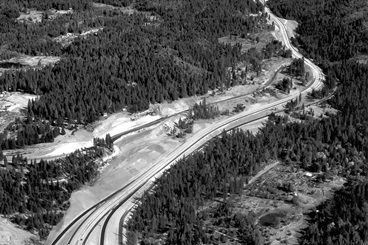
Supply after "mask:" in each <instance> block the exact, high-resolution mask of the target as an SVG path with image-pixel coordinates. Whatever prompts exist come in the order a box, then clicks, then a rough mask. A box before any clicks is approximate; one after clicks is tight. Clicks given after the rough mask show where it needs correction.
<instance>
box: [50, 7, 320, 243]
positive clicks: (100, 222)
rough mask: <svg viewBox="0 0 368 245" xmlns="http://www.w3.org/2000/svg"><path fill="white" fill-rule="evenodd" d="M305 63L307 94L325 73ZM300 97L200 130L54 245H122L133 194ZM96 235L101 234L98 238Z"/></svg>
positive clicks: (71, 227) (96, 207)
mask: <svg viewBox="0 0 368 245" xmlns="http://www.w3.org/2000/svg"><path fill="white" fill-rule="evenodd" d="M266 11H267V12H268V13H269V14H270V17H271V20H272V21H274V23H275V25H277V26H278V28H279V29H280V31H281V33H282V36H283V39H284V43H285V46H286V48H289V49H290V50H291V51H292V54H293V57H295V58H301V57H302V55H301V54H300V53H299V52H298V51H297V50H296V49H295V48H294V47H293V46H292V45H291V43H290V41H289V39H288V37H287V32H286V29H285V26H284V25H283V24H282V23H281V21H280V20H279V19H278V18H277V17H275V16H274V15H273V14H272V13H271V11H270V10H269V9H268V8H266ZM304 62H305V64H306V65H308V66H309V67H310V68H311V70H312V73H313V77H314V80H313V82H312V83H310V84H309V85H308V86H307V87H306V88H305V89H304V91H303V92H302V93H303V94H306V93H308V92H311V91H312V90H313V89H319V88H321V87H322V86H323V82H322V81H323V80H324V75H323V73H322V70H321V69H320V68H319V67H317V66H316V65H314V64H313V63H312V62H311V61H310V60H308V59H305V60H304ZM298 96H299V93H294V94H291V95H290V96H287V97H285V98H283V99H280V100H278V101H275V102H272V103H269V104H267V105H265V106H262V107H258V108H251V109H250V110H247V111H244V112H241V113H239V114H236V115H234V116H232V117H229V118H225V119H222V120H219V121H217V122H216V123H214V124H212V125H210V126H209V127H207V128H205V129H203V130H202V131H200V132H198V133H196V134H195V135H193V136H192V137H191V138H188V139H187V140H186V142H185V143H183V144H182V145H180V146H178V147H177V148H175V149H173V150H172V151H171V152H170V153H168V154H166V155H164V156H163V157H162V158H161V159H160V160H159V161H157V162H156V163H155V164H154V165H153V166H152V167H151V168H150V169H149V170H148V171H146V172H144V173H142V174H141V175H139V176H137V177H136V178H135V180H133V181H132V182H131V183H129V184H128V185H126V186H124V187H123V188H121V189H120V190H118V191H117V192H115V193H114V194H112V195H111V196H109V197H107V198H106V199H104V200H103V201H101V202H99V203H98V204H96V205H94V206H93V207H91V208H90V209H88V210H86V211H85V212H84V213H82V214H81V215H79V216H78V217H76V218H75V219H74V220H73V222H72V223H71V224H70V225H69V226H68V227H67V228H66V229H64V231H63V232H62V233H60V234H59V235H58V236H57V237H56V239H55V240H54V241H53V242H52V243H51V244H53V245H54V244H55V245H56V244H60V245H65V244H73V245H82V244H106V245H114V244H119V243H120V242H119V237H120V238H121V237H122V236H121V230H120V225H119V223H120V217H122V216H123V215H124V217H126V216H127V215H128V212H129V210H130V209H131V208H132V207H133V206H134V199H133V197H135V196H139V194H140V193H142V192H143V191H144V190H146V189H148V188H151V187H152V181H153V180H154V179H156V178H158V177H159V176H160V175H161V174H162V173H163V171H165V170H166V169H168V168H170V166H171V165H172V164H175V162H176V161H177V160H178V159H180V158H181V157H183V156H185V155H188V154H190V153H192V152H194V151H195V150H197V149H199V148H200V147H202V146H203V145H204V144H205V143H206V142H208V141H209V140H210V139H211V138H213V137H215V136H217V135H219V134H221V133H222V132H223V130H231V129H233V128H236V127H239V126H240V125H244V124H247V123H249V122H252V121H255V120H258V119H260V118H263V117H266V116H268V115H269V114H270V113H271V112H273V111H274V109H276V110H282V108H283V106H284V105H285V104H286V103H287V102H289V101H290V100H292V99H295V98H297V97H298ZM119 234H120V235H119ZM96 237H98V239H97V240H96Z"/></svg>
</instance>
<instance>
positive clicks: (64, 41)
mask: <svg viewBox="0 0 368 245" xmlns="http://www.w3.org/2000/svg"><path fill="white" fill-rule="evenodd" d="M102 29H103V28H102V27H100V28H93V29H90V30H88V31H84V32H82V33H81V34H76V33H67V34H65V35H62V36H59V37H55V38H54V41H55V42H58V43H61V45H62V46H63V47H66V46H68V45H69V44H71V43H72V42H73V40H74V39H76V38H78V37H86V36H87V35H92V34H94V35H97V33H98V32H99V31H101V30H102Z"/></svg>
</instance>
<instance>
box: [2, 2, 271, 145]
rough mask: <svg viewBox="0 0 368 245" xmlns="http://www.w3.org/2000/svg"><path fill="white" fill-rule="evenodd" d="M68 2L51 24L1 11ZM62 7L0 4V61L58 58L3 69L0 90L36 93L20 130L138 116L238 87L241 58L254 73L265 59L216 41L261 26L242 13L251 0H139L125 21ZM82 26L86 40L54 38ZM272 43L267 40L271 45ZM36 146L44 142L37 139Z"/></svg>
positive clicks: (118, 15)
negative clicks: (19, 56) (156, 106)
mask: <svg viewBox="0 0 368 245" xmlns="http://www.w3.org/2000/svg"><path fill="white" fill-rule="evenodd" d="M69 2H70V4H72V5H73V6H71V7H72V8H73V9H74V10H76V11H74V12H73V13H68V14H66V15H62V16H59V17H57V18H52V19H51V18H49V17H48V16H47V15H48V14H47V13H46V14H43V16H42V21H41V22H40V23H30V22H20V21H17V20H16V19H15V17H16V16H13V15H12V14H9V11H10V8H13V9H15V10H14V11H20V10H23V8H28V7H34V8H38V9H44V8H48V7H54V8H57V9H66V8H67V7H70V6H69V5H68V6H67V7H66V6H64V5H63V4H64V3H69ZM69 2H68V1H65V0H58V1H47V4H46V3H45V4H46V5H47V6H46V5H44V4H43V3H44V2H43V1H39V2H38V1H16V2H12V4H10V2H9V6H11V7H9V8H8V7H7V8H5V7H4V6H5V5H3V7H2V8H3V11H0V13H2V15H0V18H1V20H2V21H0V33H1V34H0V43H1V44H2V48H3V49H2V52H1V55H0V56H2V57H3V58H9V57H12V56H14V52H18V53H25V54H28V55H57V56H61V57H62V58H61V61H60V62H59V63H57V64H55V65H52V66H48V67H45V68H43V69H28V70H26V71H23V70H22V71H8V72H5V73H4V74H3V76H1V77H0V92H2V91H24V92H28V93H31V94H37V95H40V98H39V99H37V100H35V101H30V103H29V106H28V108H27V114H28V120H26V121H25V122H23V124H29V125H30V126H29V127H28V128H35V127H37V125H39V124H41V122H43V123H44V122H45V120H46V122H49V123H50V124H51V126H52V127H54V126H58V127H61V126H62V125H63V124H64V123H68V124H87V123H91V122H94V121H95V120H97V119H98V118H99V117H100V116H102V115H103V114H104V113H105V112H107V113H113V112H118V111H121V110H123V109H127V110H128V111H130V112H137V111H142V110H146V109H147V108H148V106H149V104H150V103H160V102H163V101H173V100H176V99H179V98H183V97H187V96H193V95H202V94H205V93H207V92H208V90H209V89H215V88H221V89H223V88H226V87H229V86H232V85H235V84H237V82H236V81H235V79H234V77H233V76H231V75H230V73H229V71H228V67H235V64H237V63H238V62H240V61H247V62H248V63H249V69H252V70H256V71H257V72H259V71H260V70H261V69H262V67H261V65H260V63H261V61H262V58H261V57H271V56H272V53H271V52H268V51H267V54H266V55H261V54H260V53H259V52H256V51H254V50H252V51H250V52H248V53H241V51H240V50H241V45H234V46H230V45H228V44H222V43H219V41H218V38H220V37H223V36H228V35H230V34H231V35H233V36H234V35H235V36H236V35H239V36H243V37H245V36H247V34H249V33H254V32H257V31H259V30H261V29H263V28H268V27H267V26H266V24H265V23H266V16H265V15H263V14H259V15H257V16H254V15H253V16H251V15H250V14H251V13H253V14H258V13H259V12H260V11H262V9H263V6H262V5H261V4H260V3H259V2H258V1H256V2H254V1H252V0H248V1H240V0H232V1H229V2H223V1H220V0H206V1H199V0H191V1H149V2H148V1H143V0H140V1H136V2H135V3H134V4H133V7H135V8H136V9H138V10H139V11H140V12H136V13H134V14H132V15H128V14H123V13H122V12H121V11H119V10H118V9H110V10H109V9H100V8H93V7H90V3H91V2H90V1H87V0H86V1H69ZM105 2H106V3H111V4H114V2H111V1H105ZM119 3H121V4H122V5H125V4H128V3H129V2H127V3H125V2H124V3H123V2H119ZM119 3H116V4H117V5H119ZM49 5H50V6H49ZM56 5H58V6H59V5H60V6H59V7H57V6H56ZM77 5H78V6H77ZM219 6H220V7H219ZM91 28H100V30H99V31H98V32H97V33H96V34H95V35H89V36H88V38H86V37H85V36H81V37H79V38H76V39H75V40H74V41H73V42H72V43H71V44H69V45H62V43H59V42H57V41H56V40H55V39H54V38H55V37H58V36H60V35H65V34H67V33H77V34H78V33H82V32H83V31H88V30H90V29H91ZM273 46H274V44H272V43H270V46H269V47H270V48H271V49H272V47H273ZM4 50H5V51H4ZM271 51H272V50H271ZM270 53H271V54H270ZM233 69H235V68H233ZM245 75H246V74H245ZM19 128H20V129H25V128H27V127H26V126H24V125H23V126H22V127H19ZM58 130H61V128H58V129H55V130H54V133H53V135H54V136H56V135H57V134H55V133H56V132H57V131H58ZM47 134H49V135H51V131H48V132H47ZM26 135H33V133H32V132H29V133H27V134H26ZM5 136H6V135H3V137H2V138H6V137H5ZM14 140H16V139H14ZM50 140H52V139H50ZM31 141H32V142H37V140H30V139H29V137H28V138H26V139H25V144H28V143H27V142H31ZM38 141H39V142H42V141H43V140H42V139H41V136H40V133H39V139H38ZM46 141H48V140H46ZM22 145H23V144H17V145H16V146H14V147H21V146H22ZM4 146H5V145H4ZM14 147H13V148H14ZM5 148H7V147H4V148H3V149H5ZM9 148H12V147H9Z"/></svg>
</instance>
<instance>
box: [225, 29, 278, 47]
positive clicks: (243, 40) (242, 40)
mask: <svg viewBox="0 0 368 245" xmlns="http://www.w3.org/2000/svg"><path fill="white" fill-rule="evenodd" d="M272 40H274V38H273V36H272V34H271V33H270V32H269V31H262V32H260V33H257V34H252V35H250V34H249V35H247V36H241V37H240V36H234V35H230V36H226V37H221V38H219V42H220V43H224V44H231V45H232V46H233V45H235V44H237V43H239V44H241V45H242V50H241V51H242V52H247V51H248V50H249V49H251V48H255V49H257V50H258V51H260V50H262V49H263V48H264V47H266V45H267V44H268V43H269V42H271V41H272Z"/></svg>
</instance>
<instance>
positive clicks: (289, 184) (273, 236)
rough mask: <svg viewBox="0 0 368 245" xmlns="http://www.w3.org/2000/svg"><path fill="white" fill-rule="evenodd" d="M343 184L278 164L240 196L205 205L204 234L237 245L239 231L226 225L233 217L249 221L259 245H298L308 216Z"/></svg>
mask: <svg viewBox="0 0 368 245" xmlns="http://www.w3.org/2000/svg"><path fill="white" fill-rule="evenodd" d="M345 182H346V180H345V179H344V178H342V177H339V176H337V175H336V174H334V173H329V174H325V173H319V172H318V173H311V172H308V171H305V170H303V169H301V168H299V167H298V166H297V164H289V165H286V164H284V163H280V164H277V165H275V166H274V167H273V168H271V169H270V170H268V171H267V172H265V173H264V174H263V175H261V176H260V177H259V178H258V179H257V180H256V181H254V182H253V183H250V184H244V188H243V189H242V190H241V192H240V193H239V194H232V195H229V194H228V197H227V199H226V200H225V199H223V198H222V197H221V198H218V200H215V201H212V202H210V203H207V204H206V205H205V207H202V208H201V211H200V212H203V211H205V212H206V215H207V217H209V218H207V219H206V221H205V223H204V226H205V227H206V229H205V230H206V233H207V235H209V236H210V240H211V241H215V242H216V244H239V242H240V241H239V237H238V235H239V233H238V232H239V231H238V229H237V228H234V225H232V222H233V221H230V223H229V222H228V220H229V219H231V218H229V217H236V216H243V217H248V218H249V217H251V218H249V219H250V220H251V221H252V222H253V224H254V225H255V227H257V229H258V231H259V235H260V237H262V244H266V245H279V244H288V245H292V244H298V242H297V239H298V236H299V235H300V232H301V230H302V229H303V228H305V227H307V225H308V224H307V214H308V213H309V212H311V211H317V212H318V210H315V208H316V207H317V206H318V205H319V204H321V203H322V202H323V201H325V200H327V199H329V198H331V196H332V194H333V192H334V191H335V190H337V189H339V188H341V187H342V186H343V184H344V183H345ZM225 202H226V203H227V205H228V207H229V209H228V210H229V213H227V214H226V215H220V216H219V215H218V211H217V210H218V208H219V206H220V205H223V204H224V203H225ZM232 219H233V218H232ZM208 231H210V232H208Z"/></svg>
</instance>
